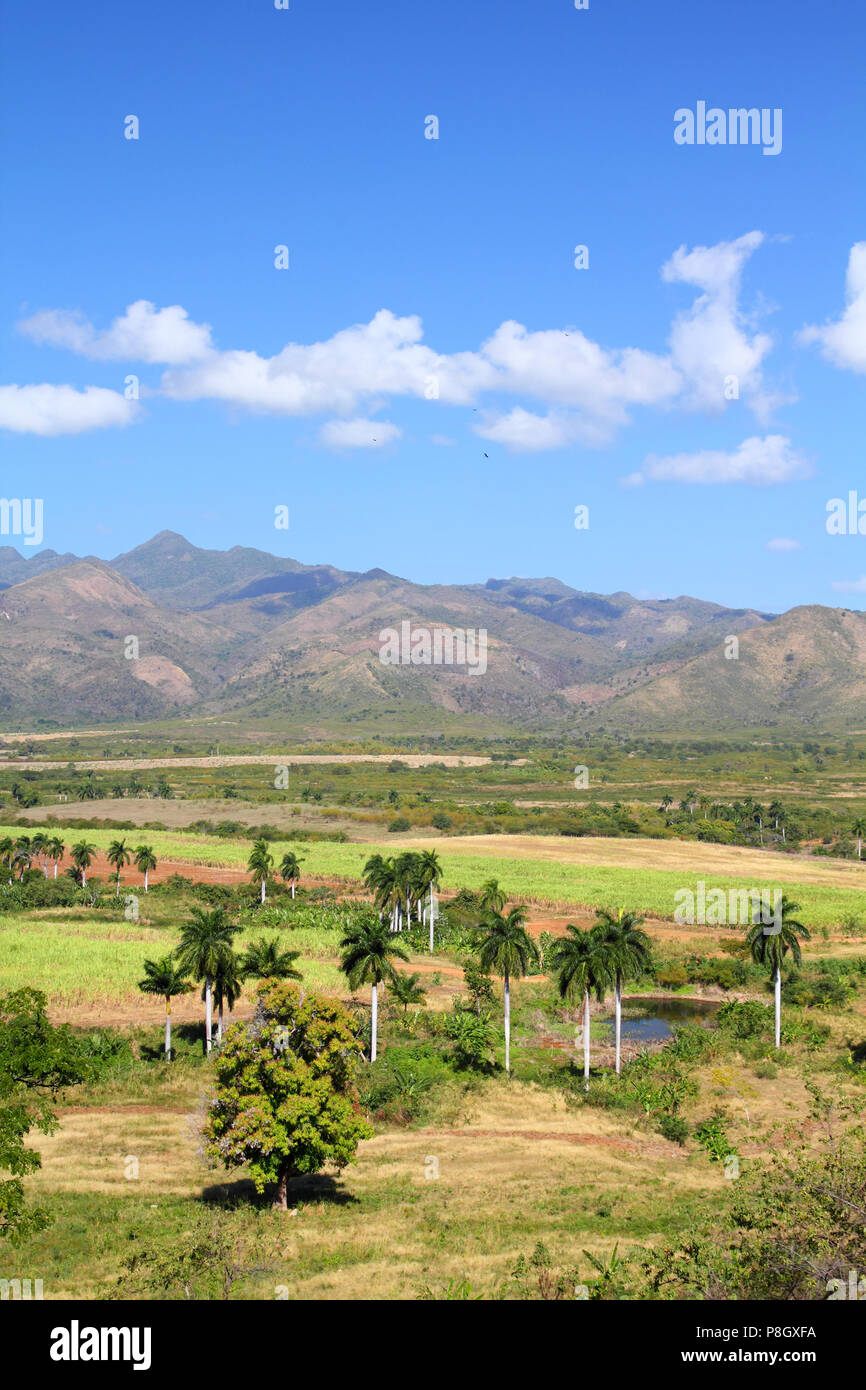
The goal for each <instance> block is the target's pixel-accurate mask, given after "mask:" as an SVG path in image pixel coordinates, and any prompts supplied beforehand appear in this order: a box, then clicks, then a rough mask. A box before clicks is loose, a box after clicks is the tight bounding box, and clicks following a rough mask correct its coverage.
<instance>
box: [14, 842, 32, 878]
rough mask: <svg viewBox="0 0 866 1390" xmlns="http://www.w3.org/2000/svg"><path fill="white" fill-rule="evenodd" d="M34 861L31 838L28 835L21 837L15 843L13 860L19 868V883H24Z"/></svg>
mask: <svg viewBox="0 0 866 1390" xmlns="http://www.w3.org/2000/svg"><path fill="white" fill-rule="evenodd" d="M32 859H33V855H32V853H31V847H30V837H29V836H28V835H19V837H18V839H17V840H16V841H15V853H14V855H13V860H12V862H13V863H14V864H15V865H17V868H18V879H19V882H21V883H23V882H24V875H25V873H26V872H27V870H28V869H29V868H30V864H31V862H32Z"/></svg>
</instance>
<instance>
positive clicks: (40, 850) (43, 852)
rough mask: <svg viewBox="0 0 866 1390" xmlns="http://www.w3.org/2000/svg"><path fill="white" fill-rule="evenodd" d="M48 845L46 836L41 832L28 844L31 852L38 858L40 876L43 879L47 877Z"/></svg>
mask: <svg viewBox="0 0 866 1390" xmlns="http://www.w3.org/2000/svg"><path fill="white" fill-rule="evenodd" d="M48 843H49V841H48V836H47V835H45V834H44V833H43V832H42V831H41V830H39V831H37V833H36V834H35V835H34V836H33V839H32V840H31V842H30V848H31V850H32V852H33V853H34V854H35V855H37V856H38V858H39V861H40V867H41V869H42V874H43V876H44V877H45V878H47V877H48Z"/></svg>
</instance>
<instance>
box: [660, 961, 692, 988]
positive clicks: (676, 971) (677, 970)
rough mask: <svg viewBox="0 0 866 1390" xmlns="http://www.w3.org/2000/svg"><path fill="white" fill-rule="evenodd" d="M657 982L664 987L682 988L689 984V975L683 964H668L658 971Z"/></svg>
mask: <svg viewBox="0 0 866 1390" xmlns="http://www.w3.org/2000/svg"><path fill="white" fill-rule="evenodd" d="M656 982H657V983H658V984H660V985H661V986H662V988H663V989H680V988H681V987H682V986H683V985H687V984H688V982H689V977H688V975H687V973H686V971H685V970H684V969H683V967H682V966H681V965H667V966H663V967H662V969H661V970H658V971H657V972H656Z"/></svg>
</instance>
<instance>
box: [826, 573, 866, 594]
mask: <svg viewBox="0 0 866 1390" xmlns="http://www.w3.org/2000/svg"><path fill="white" fill-rule="evenodd" d="M830 588H831V589H835V590H836V593H837V594H866V574H861V576H860V578H859V579H834V580H833V582H832V584H831V585H830Z"/></svg>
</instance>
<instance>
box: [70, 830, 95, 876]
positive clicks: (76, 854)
mask: <svg viewBox="0 0 866 1390" xmlns="http://www.w3.org/2000/svg"><path fill="white" fill-rule="evenodd" d="M95 853H96V846H95V845H89V844H88V843H87V841H86V840H79V841H78V843H77V844H75V845H73V846H72V849H71V850H70V851H69V857H70V859H71V860H72V863H73V864H74V865H75V868H76V869H77V870H78V872H79V874H80V875H81V886H82V888H86V887H87V870H88V869H89V868H90V866H91V864H92V863H93V856H94V854H95Z"/></svg>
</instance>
